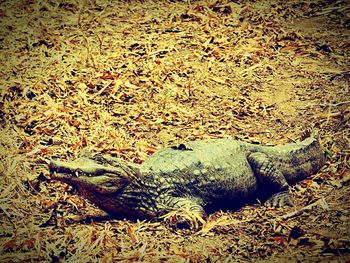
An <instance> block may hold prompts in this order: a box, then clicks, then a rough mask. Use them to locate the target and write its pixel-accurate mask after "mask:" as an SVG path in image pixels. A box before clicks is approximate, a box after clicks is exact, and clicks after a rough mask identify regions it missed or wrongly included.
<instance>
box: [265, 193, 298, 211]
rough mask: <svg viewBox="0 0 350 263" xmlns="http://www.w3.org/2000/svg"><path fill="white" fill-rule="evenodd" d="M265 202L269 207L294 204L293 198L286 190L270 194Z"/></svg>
mask: <svg viewBox="0 0 350 263" xmlns="http://www.w3.org/2000/svg"><path fill="white" fill-rule="evenodd" d="M265 204H266V205H267V206H270V207H276V208H278V207H282V206H287V205H288V206H294V203H293V199H292V197H291V195H290V194H289V192H288V191H283V192H279V193H277V194H274V195H273V196H271V197H270V198H269V199H268V200H267V201H266V202H265Z"/></svg>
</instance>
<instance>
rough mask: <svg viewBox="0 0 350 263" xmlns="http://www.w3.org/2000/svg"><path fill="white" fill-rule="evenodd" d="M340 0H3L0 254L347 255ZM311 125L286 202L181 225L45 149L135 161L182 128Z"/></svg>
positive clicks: (280, 135)
mask: <svg viewBox="0 0 350 263" xmlns="http://www.w3.org/2000/svg"><path fill="white" fill-rule="evenodd" d="M349 13H350V6H349V3H348V1H345V0H344V1H341V0H338V1H337V0H332V1H267V0H266V1H220V0H219V1H211V0H209V1H154V2H153V1H127V2H124V1H102V0H101V1H98V0H91V1H80V2H78V1H70V0H67V1H36V0H23V1H21V0H15V1H2V2H1V5H0V23H1V26H0V65H1V71H0V76H1V78H0V83H1V84H0V85H1V86H0V87H1V88H0V92H1V94H0V96H1V100H0V118H1V131H0V159H1V163H0V180H1V189H0V224H1V227H0V261H1V262H32V261H44V262H64V261H69V262H97V261H98V262H115V261H124V262H131V261H144V262H160V261H161V262H204V261H205V262H231V261H242V262H244V261H248V262H250V261H259V262H260V261H261V262H262V261H268V262H270V261H276V262H277V261H278V262H281V261H295V262H301V261H302V262H315V261H320V262H349V260H350V238H349V237H350V226H349V222H350V208H349V203H350V200H349V199H350V190H349V181H350V180H349V179H350V173H349V170H350V163H349V156H350V147H349V144H350V143H349V134H350V127H349V117H350V110H349V108H350V107H349V105H350V91H349V76H350V71H349V68H350V67H349V66H350V65H349V58H348V56H349V51H350V45H349V43H350V34H349V32H350V31H349V30H350V29H349V28H350V17H349ZM312 127H318V128H319V129H320V131H321V141H322V145H323V146H324V149H325V154H326V156H327V163H326V165H325V166H324V167H323V169H322V170H321V171H320V173H318V174H316V175H314V176H312V178H310V179H308V180H304V181H302V182H300V183H298V184H297V185H295V186H293V187H292V194H293V197H294V199H295V207H294V208H290V207H285V208H279V209H271V208H267V207H265V206H263V205H249V206H244V207H242V208H241V209H239V210H238V211H217V212H216V213H214V214H212V215H210V217H209V219H208V220H207V222H205V223H204V224H202V225H201V224H199V225H196V224H194V225H193V228H192V229H172V228H171V227H169V226H167V225H166V224H165V223H164V222H163V221H162V220H160V221H158V222H147V221H145V222H131V221H127V220H116V219H113V218H106V217H103V216H105V214H104V213H103V212H102V211H100V210H99V209H97V208H96V207H94V206H93V205H92V204H90V203H89V202H88V201H86V200H84V199H82V198H81V197H79V196H78V195H77V194H76V192H75V191H74V190H73V189H71V188H70V187H68V186H67V185H64V184H62V183H58V182H53V181H51V180H50V176H49V172H48V169H47V166H46V165H45V160H48V159H50V158H61V159H73V158H74V157H76V156H77V155H78V154H79V153H80V152H81V151H101V152H104V153H109V154H113V155H115V156H117V157H120V158H124V159H126V160H129V161H133V162H135V163H140V162H142V161H143V160H145V159H146V158H147V157H148V156H149V155H151V154H152V153H154V152H155V151H156V150H157V149H159V148H162V147H167V146H170V145H174V144H179V143H182V142H185V141H189V140H201V139H207V138H224V137H233V138H236V139H241V140H247V141H251V142H260V143H263V144H278V143H285V142H290V141H293V140H296V139H298V138H299V137H300V136H301V135H302V133H303V132H304V131H305V130H308V129H309V128H312Z"/></svg>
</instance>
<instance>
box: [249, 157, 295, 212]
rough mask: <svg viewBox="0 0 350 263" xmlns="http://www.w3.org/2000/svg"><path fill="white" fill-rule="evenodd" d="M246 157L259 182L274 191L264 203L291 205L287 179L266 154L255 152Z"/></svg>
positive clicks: (276, 205) (274, 205)
mask: <svg viewBox="0 0 350 263" xmlns="http://www.w3.org/2000/svg"><path fill="white" fill-rule="evenodd" d="M247 159H248V162H249V164H250V166H251V168H252V169H253V171H254V174H255V175H256V177H257V179H258V181H259V183H260V184H261V185H263V186H265V187H267V188H269V189H270V191H271V193H275V194H274V195H272V197H270V198H269V199H268V200H267V201H266V204H267V205H270V206H273V207H281V206H284V205H289V206H293V201H292V198H291V196H290V194H289V192H288V189H289V185H288V183H287V180H286V178H285V177H284V175H283V174H282V172H281V171H280V170H279V169H278V168H277V167H276V166H275V164H274V163H273V162H272V161H271V160H270V159H269V158H268V156H267V155H266V154H264V153H260V152H255V153H252V154H250V155H249V156H248V158H247Z"/></svg>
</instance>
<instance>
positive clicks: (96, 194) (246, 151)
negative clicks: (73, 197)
mask: <svg viewBox="0 0 350 263" xmlns="http://www.w3.org/2000/svg"><path fill="white" fill-rule="evenodd" d="M324 163H325V159H324V155H323V150H322V147H321V145H320V141H319V136H318V132H314V131H313V132H311V133H310V134H309V135H308V137H307V138H304V140H302V141H297V142H293V143H288V144H284V145H277V146H263V145H260V144H251V143H248V142H243V141H237V140H232V139H211V140H199V141H191V142H188V143H185V144H180V145H178V146H175V147H170V148H164V149H161V150H159V151H158V152H156V153H155V154H154V155H152V156H150V157H149V158H147V159H146V160H145V161H144V162H143V163H142V164H134V163H131V162H127V161H125V160H123V159H120V158H116V157H113V156H111V155H107V154H101V153H93V154H92V153H91V154H85V155H83V156H80V157H78V158H77V159H75V160H73V161H59V160H50V163H49V168H50V174H51V178H52V179H53V180H58V181H62V182H65V183H67V184H69V185H71V186H73V187H74V188H77V189H78V192H79V193H80V194H81V195H82V196H83V197H85V198H87V199H88V200H90V201H91V202H92V203H94V204H95V205H97V206H98V207H100V208H101V209H103V210H105V211H106V212H108V213H109V214H111V215H113V216H116V217H121V218H126V219H151V218H159V216H160V215H162V214H163V215H164V214H165V213H166V212H168V211H171V210H174V209H179V208H182V207H184V206H186V207H189V209H190V210H191V211H194V212H198V213H200V214H201V215H202V216H205V215H207V213H206V212H207V209H210V208H211V207H216V208H218V209H222V207H226V206H227V205H229V206H230V205H233V206H234V205H235V204H240V203H242V202H243V203H244V202H245V201H246V200H250V199H251V198H253V199H254V198H258V197H259V198H263V197H265V201H266V203H267V204H268V205H270V206H273V207H280V206H284V205H291V206H292V205H293V201H292V198H291V195H290V191H289V190H290V189H289V188H290V185H292V184H295V183H296V182H298V181H300V180H303V179H305V178H307V177H309V176H310V175H313V174H315V173H317V172H318V171H319V170H320V169H321V167H322V166H323V165H324Z"/></svg>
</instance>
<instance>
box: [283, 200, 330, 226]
mask: <svg viewBox="0 0 350 263" xmlns="http://www.w3.org/2000/svg"><path fill="white" fill-rule="evenodd" d="M318 205H320V206H321V207H322V208H323V209H324V210H327V209H329V207H328V204H327V202H326V200H325V199H324V197H322V198H320V199H318V200H317V201H316V202H314V203H312V204H309V205H307V206H304V207H302V208H301V209H299V210H297V211H294V212H291V213H288V214H285V215H283V216H281V217H280V219H281V220H286V219H289V218H292V217H295V216H298V215H301V214H302V213H304V212H308V211H311V210H312V209H313V208H314V207H315V206H318Z"/></svg>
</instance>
